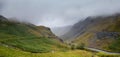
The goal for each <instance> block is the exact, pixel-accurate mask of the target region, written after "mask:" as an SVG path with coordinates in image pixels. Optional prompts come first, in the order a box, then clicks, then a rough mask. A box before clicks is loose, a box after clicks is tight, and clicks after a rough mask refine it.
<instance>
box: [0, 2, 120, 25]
mask: <svg viewBox="0 0 120 57" xmlns="http://www.w3.org/2000/svg"><path fill="white" fill-rule="evenodd" d="M119 2H120V1H119V0H74V1H73V0H0V7H1V5H3V6H2V11H1V13H0V14H2V15H4V16H5V17H7V18H16V19H17V20H19V21H27V22H30V23H33V24H35V25H44V26H47V27H64V26H69V25H72V24H75V23H76V22H78V21H80V20H82V19H85V18H86V17H88V16H99V15H103V16H104V15H111V14H115V13H118V12H120V11H119V10H120V6H119V5H120V3H119Z"/></svg>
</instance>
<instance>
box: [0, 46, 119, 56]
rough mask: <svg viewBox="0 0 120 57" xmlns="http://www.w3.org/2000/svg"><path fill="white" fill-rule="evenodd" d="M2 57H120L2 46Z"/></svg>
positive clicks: (0, 47)
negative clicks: (46, 51)
mask: <svg viewBox="0 0 120 57" xmlns="http://www.w3.org/2000/svg"><path fill="white" fill-rule="evenodd" d="M0 56H1V57H120V55H110V54H105V53H92V52H89V51H84V50H71V51H66V52H58V51H56V52H49V53H30V52H25V51H22V50H19V49H13V48H8V47H4V46H0Z"/></svg>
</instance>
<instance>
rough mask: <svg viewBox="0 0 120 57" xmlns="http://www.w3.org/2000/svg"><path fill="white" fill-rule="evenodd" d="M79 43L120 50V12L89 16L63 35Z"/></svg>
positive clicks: (113, 50)
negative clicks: (109, 14)
mask: <svg viewBox="0 0 120 57" xmlns="http://www.w3.org/2000/svg"><path fill="white" fill-rule="evenodd" d="M62 37H63V38H64V40H70V41H72V43H76V44H77V45H81V44H85V46H87V47H92V48H97V49H102V50H106V51H112V52H120V48H119V47H120V45H119V44H120V14H115V15H112V16H104V17H103V16H98V17H88V18H86V19H85V20H83V21H79V22H78V23H76V24H75V25H74V26H73V27H72V29H71V30H70V31H69V32H67V33H66V34H65V35H63V36H62Z"/></svg>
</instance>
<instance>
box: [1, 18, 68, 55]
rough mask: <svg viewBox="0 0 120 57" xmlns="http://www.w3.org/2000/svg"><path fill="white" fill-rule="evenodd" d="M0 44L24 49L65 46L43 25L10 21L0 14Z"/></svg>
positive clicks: (49, 49) (53, 48) (48, 48)
mask: <svg viewBox="0 0 120 57" xmlns="http://www.w3.org/2000/svg"><path fill="white" fill-rule="evenodd" d="M0 43H1V44H0V45H3V46H6V47H13V48H15V49H21V50H24V51H28V52H32V53H36V52H50V51H63V50H66V48H67V47H66V46H65V45H64V44H63V43H62V42H61V41H60V39H58V38H57V37H56V36H55V35H54V34H53V33H52V32H51V30H50V28H47V27H44V26H35V25H33V24H29V23H21V22H17V21H11V20H8V19H7V18H5V17H3V16H0Z"/></svg>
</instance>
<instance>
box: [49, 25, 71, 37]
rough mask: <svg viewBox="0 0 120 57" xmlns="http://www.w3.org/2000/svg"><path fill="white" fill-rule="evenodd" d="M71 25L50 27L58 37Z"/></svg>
mask: <svg viewBox="0 0 120 57" xmlns="http://www.w3.org/2000/svg"><path fill="white" fill-rule="evenodd" d="M72 26H73V25H71V26H65V27H54V28H51V29H52V31H53V33H55V34H56V35H57V36H58V37H61V36H62V35H64V34H66V33H67V32H68V31H69V30H70V29H71V28H72Z"/></svg>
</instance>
